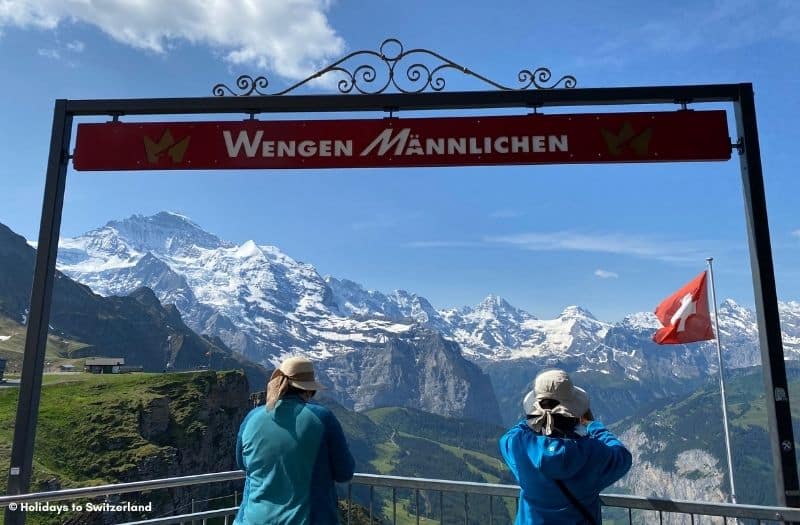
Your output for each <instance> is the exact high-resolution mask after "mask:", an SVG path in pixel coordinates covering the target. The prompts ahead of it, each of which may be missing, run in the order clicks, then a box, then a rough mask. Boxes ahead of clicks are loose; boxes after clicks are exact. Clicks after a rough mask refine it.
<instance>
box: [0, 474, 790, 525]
mask: <svg viewBox="0 0 800 525" xmlns="http://www.w3.org/2000/svg"><path fill="white" fill-rule="evenodd" d="M243 478H244V473H243V472H242V471H239V470H236V471H229V472H217V473H213V474H198V475H193V476H182V477H176V478H165V479H157V480H150V481H135V482H131V483H117V484H111V485H97V486H93V487H82V488H72V489H62V490H56V491H50V492H35V493H30V494H21V495H17V496H0V508H4V507H10V508H12V510H13V507H15V506H16V507H17V508H21V505H22V504H23V503H26V504H34V503H36V502H40V503H45V502H57V501H66V500H76V499H88V498H96V497H101V496H111V495H119V494H127V493H133V492H142V491H152V490H158V489H166V488H176V487H187V486H192V485H201V484H208V483H221V482H226V481H235V480H241V479H243ZM354 489H355V490H361V491H362V492H364V491H366V492H367V493H368V494H362V495H361V496H362V497H360V498H358V499H360V500H361V505H362V506H363V511H364V512H365V513H367V514H368V516H364V518H367V519H368V520H369V522H370V523H372V522H373V520H376V519H378V518H380V517H381V516H383V518H385V519H388V520H389V522H390V523H394V524H396V523H397V522H398V519H399V517H400V519H401V521H404V522H408V521H409V519H410V520H411V521H412V522H413V521H415V522H416V523H420V521H424V522H439V523H444V522H445V520H451V519H453V518H454V516H451V515H450V514H445V508H446V505H445V497H446V495H447V498H449V500H450V502H451V503H452V501H453V497H454V495H463V508H462V509H461V510H462V512H463V516H459V517H458V518H457V519H458V520H459V522H461V518H462V517H463V523H465V524H469V523H472V522H474V520H475V519H476V518H475V515H474V514H473V515H472V516H471V515H470V511H471V510H476V509H478V508H480V509H481V511H482V513H483V514H482V519H483V520H484V521H482V523H488V524H489V525H493V524H494V523H495V520H498V519H500V520H507V519H509V518H510V519H511V520H512V521H513V519H514V513H515V512H516V506H517V504H518V501H519V487H518V486H516V485H501V484H494V483H473V482H466V481H448V480H440V479H425V478H409V477H400V476H383V475H376V474H356V475H355V476H354V477H353V480H352V481H351V482H350V483H349V484H348V485H347V506H346V509H347V510H346V523H348V524H349V523H351V519H352V512H351V509H353V505H352V502H353V499H354ZM379 491H385V492H386V495H385V496H380V495H379V494H377V493H378V492H379ZM423 492H427V493H435V494H437V495H438V502H436V503H437V504H436V505H433V506H431V507H430V508H428V509H427V510H426V511H425V512H423V513H420V512H419V510H420V499H421V497H422V498H423V499H426V500H427V501H428V502H431V501H432V500H431V498H430V497H429V494H426V495H424V497H423ZM486 497H488V502H487V500H486V499H485V498H486ZM470 498H473V499H472V500H471V499H470ZM477 498H483V499H482V500H481V501H478V499H477ZM458 500H459V502H461V499H460V497H459V498H458ZM498 501H499V507H498V505H497V503H498ZM601 501H602V504H603V507H604V508H603V516H604V522H605V521H606V517H607V516H606V515H607V514H608V513H612V514H614V511H613V509H619V510H618V511H617V512H616V514H614V516H615V519H614V520H613V521H615V522H616V521H620V520H621V521H627V522H628V523H629V524H633V523H650V522H652V523H656V522H657V523H665V522H668V523H687V524H689V523H691V524H694V523H699V522H702V521H704V520H708V519H710V518H717V522H726V521H727V520H728V519H729V518H731V519H734V520H753V521H756V522H758V523H762V522H800V509H796V508H789V507H770V506H762V505H740V504H731V503H707V502H697V501H684V500H670V499H661V498H647V497H642V496H628V495H622V494H603V495H601ZM485 503H488V504H485ZM509 503H510V504H509ZM376 504H381V505H382V506H381V507H380V508H378V509H376V508H375V505H376ZM459 505H461V503H459ZM398 506H400V509H398ZM451 506H452V505H451ZM237 509H238V507H235V506H234V507H226V508H221V509H215V510H207V511H202V512H192V513H189V514H181V515H177V516H165V517H160V518H153V519H146V520H140V521H134V522H127V523H126V524H124V525H156V524H158V525H168V524H176V523H186V522H192V523H203V524H204V525H205V524H206V523H207V522H208V520H210V519H212V518H222V520H223V521H224V523H225V524H228V523H230V522H232V517H233V516H235V514H236V511H237ZM409 509H410V510H413V511H414V512H413V513H412V512H409ZM431 509H432V510H431ZM437 509H438V513H437ZM499 509H503V510H499ZM398 510H399V511H400V512H398ZM512 511H513V512H512ZM462 512H459V513H458V514H459V515H461V514H462ZM400 514H404V515H403V516H399V515H400Z"/></svg>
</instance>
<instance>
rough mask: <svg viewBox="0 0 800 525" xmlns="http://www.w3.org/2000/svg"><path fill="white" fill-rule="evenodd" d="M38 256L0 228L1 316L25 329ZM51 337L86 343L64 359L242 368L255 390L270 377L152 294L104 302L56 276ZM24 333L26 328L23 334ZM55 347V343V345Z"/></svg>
mask: <svg viewBox="0 0 800 525" xmlns="http://www.w3.org/2000/svg"><path fill="white" fill-rule="evenodd" d="M35 254H36V252H35V250H34V249H33V248H31V247H30V246H28V244H27V243H26V241H25V239H24V238H22V237H21V236H19V235H16V234H15V233H13V232H12V231H11V230H10V229H8V228H7V227H6V226H4V225H2V224H0V315H4V316H6V317H8V318H10V319H12V320H15V321H16V322H18V323H24V321H25V319H26V315H27V308H28V302H29V300H30V294H31V286H32V279H33V267H34V263H35ZM50 326H51V327H52V328H51V334H52V335H54V336H56V337H58V338H60V339H67V340H71V341H74V342H78V343H82V345H73V346H80V347H79V348H68V349H66V350H64V352H63V354H62V357H67V358H81V357H87V356H109V357H124V358H125V360H126V364H130V365H141V366H143V367H144V369H145V370H149V371H162V370H164V369H165V368H167V366H170V367H173V368H174V369H179V370H180V369H192V368H197V367H199V366H208V365H209V364H210V367H211V368H215V369H236V368H242V369H244V370H245V372H246V373H247V376H248V379H249V380H250V382H251V384H253V385H254V386H255V385H259V386H260V385H263V384H264V381H265V379H266V371H265V370H264V369H263V367H261V366H259V365H255V364H253V363H250V362H249V361H247V360H246V359H244V358H242V357H241V356H239V355H238V354H235V353H234V352H232V351H231V350H230V349H228V348H227V347H226V346H225V345H224V344H223V343H222V342H221V341H220V340H219V339H217V338H214V339H212V338H208V337H205V336H199V335H197V334H196V333H195V332H193V331H192V330H191V329H189V328H188V327H187V326H186V325H185V324H184V322H183V320H182V319H181V315H180V313H178V310H177V308H175V307H174V306H173V305H166V306H164V305H162V304H161V303H160V302H159V300H158V298H156V296H155V294H153V292H152V291H151V290H150V289H148V288H139V289H137V290H135V291H134V292H133V293H131V294H130V295H128V296H125V297H116V296H112V297H101V296H99V295H97V294H95V293H93V292H92V291H91V290H90V289H89V287H87V286H84V285H82V284H79V283H76V282H75V281H73V280H72V279H70V278H69V277H67V276H65V275H63V274H62V273H60V272H57V275H56V281H55V288H54V293H53V304H52V308H51V313H50ZM20 329H21V330H24V328H20ZM51 341H52V339H51Z"/></svg>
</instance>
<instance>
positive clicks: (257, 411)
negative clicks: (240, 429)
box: [242, 405, 267, 426]
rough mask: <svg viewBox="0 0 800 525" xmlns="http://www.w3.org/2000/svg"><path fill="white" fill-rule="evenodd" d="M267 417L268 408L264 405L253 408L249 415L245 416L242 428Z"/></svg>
mask: <svg viewBox="0 0 800 525" xmlns="http://www.w3.org/2000/svg"><path fill="white" fill-rule="evenodd" d="M266 415H267V408H266V407H265V406H264V405H259V406H257V407H253V408H252V409H250V411H249V412H248V413H247V414H245V416H244V419H242V426H244V425H246V424H247V423H248V422H250V421H252V420H254V419H258V418H259V417H261V416H266Z"/></svg>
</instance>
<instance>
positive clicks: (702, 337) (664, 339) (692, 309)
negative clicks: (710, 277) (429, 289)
mask: <svg viewBox="0 0 800 525" xmlns="http://www.w3.org/2000/svg"><path fill="white" fill-rule="evenodd" d="M655 313H656V317H658V320H659V321H661V324H662V326H663V328H660V329H659V330H658V331H657V332H656V333H655V335H653V341H655V342H656V343H658V344H660V345H676V344H681V343H693V342H695V341H708V340H709V339H714V331H713V330H712V329H711V315H710V314H709V312H708V292H707V287H706V272H703V273H701V274H700V275H698V276H697V277H695V278H694V279H692V280H691V281H690V282H689V283H687V284H686V285H685V286H684V287H683V288H681V289H680V290H678V291H677V292H675V293H674V294H672V295H670V296H669V297H667V298H666V299H664V300H663V301H662V302H661V304H659V305H658V307H657V308H656V312H655Z"/></svg>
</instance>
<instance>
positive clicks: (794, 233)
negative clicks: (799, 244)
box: [792, 230, 800, 238]
mask: <svg viewBox="0 0 800 525" xmlns="http://www.w3.org/2000/svg"><path fill="white" fill-rule="evenodd" d="M792 236H793V237H797V238H800V230H795V231H793V232H792Z"/></svg>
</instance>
